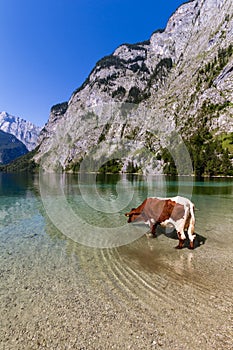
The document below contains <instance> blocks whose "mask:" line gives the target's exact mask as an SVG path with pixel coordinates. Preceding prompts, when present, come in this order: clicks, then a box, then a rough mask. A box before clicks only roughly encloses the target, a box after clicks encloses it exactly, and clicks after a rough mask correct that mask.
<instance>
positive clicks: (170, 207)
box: [125, 196, 196, 249]
mask: <svg viewBox="0 0 233 350" xmlns="http://www.w3.org/2000/svg"><path fill="white" fill-rule="evenodd" d="M125 216H127V217H128V223H130V222H140V221H144V222H145V224H148V225H149V226H150V231H151V234H152V235H153V236H154V237H156V227H157V226H158V225H161V226H163V227H164V226H165V227H166V226H167V225H168V224H172V225H173V227H174V228H175V229H176V231H177V235H178V239H179V243H178V245H177V247H176V248H177V249H181V248H183V246H184V241H185V239H186V236H185V233H184V231H185V230H187V233H188V238H189V248H190V249H194V240H195V237H196V235H195V233H194V226H195V216H194V204H193V203H192V202H191V201H190V200H189V199H187V198H185V197H181V196H176V197H171V198H160V197H149V198H146V199H145V200H144V201H143V202H142V204H140V205H139V206H138V207H137V208H133V209H131V211H130V212H129V213H126V214H125Z"/></svg>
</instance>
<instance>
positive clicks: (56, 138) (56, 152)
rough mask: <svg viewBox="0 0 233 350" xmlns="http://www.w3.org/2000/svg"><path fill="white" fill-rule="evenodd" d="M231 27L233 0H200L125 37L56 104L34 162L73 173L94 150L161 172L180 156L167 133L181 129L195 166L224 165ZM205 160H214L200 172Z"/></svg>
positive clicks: (231, 85) (231, 130) (230, 130)
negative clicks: (148, 31)
mask: <svg viewBox="0 0 233 350" xmlns="http://www.w3.org/2000/svg"><path fill="white" fill-rule="evenodd" d="M232 28H233V4H232V1H230V0H196V1H195V0H194V1H189V2H186V3H184V4H183V5H181V6H180V7H179V8H178V9H177V10H176V11H175V12H174V13H173V14H172V15H171V17H170V18H169V20H168V23H167V26H166V28H165V29H164V30H163V31H162V30H157V31H155V32H153V33H152V35H151V37H150V39H149V40H146V41H144V42H141V43H136V44H122V45H120V46H119V47H118V48H116V50H115V51H114V52H113V53H112V54H111V55H108V56H105V57H103V58H102V59H100V60H99V61H98V62H97V63H96V65H95V67H94V68H93V70H92V71H91V72H90V74H89V76H88V78H87V79H86V81H85V82H84V83H83V84H82V85H81V86H80V87H79V88H78V89H76V90H75V91H74V92H73V93H72V95H71V97H70V99H69V101H68V102H66V103H65V104H59V105H57V107H56V106H53V108H52V109H51V113H50V118H49V121H48V123H47V124H46V125H45V127H44V129H43V130H42V133H41V136H40V145H39V151H38V153H37V154H36V156H35V157H34V159H35V161H36V162H37V163H40V164H41V165H43V167H44V168H45V169H47V170H49V171H57V170H62V171H64V170H66V171H71V170H73V169H78V168H79V166H80V164H81V163H82V162H83V160H84V159H85V158H86V157H89V158H90V155H91V157H92V158H93V159H94V160H96V161H97V160H98V161H97V163H96V164H98V166H99V165H100V163H101V162H103V161H106V162H107V161H108V160H111V159H115V158H117V159H118V160H120V162H121V164H122V168H121V170H122V171H127V169H128V168H129V166H131V168H132V164H133V168H134V169H137V170H140V171H141V172H142V173H145V174H146V173H152V174H153V173H162V172H164V169H165V168H164V167H165V166H167V165H168V167H167V170H168V171H171V167H172V162H173V160H174V159H173V160H172V159H171V158H174V157H167V155H166V152H165V151H164V149H167V148H169V147H171V146H169V145H168V144H167V142H168V141H165V139H167V138H168V139H170V141H171V138H172V133H176V134H179V135H180V137H181V138H182V140H183V143H185V146H186V148H187V149H188V151H189V153H190V158H191V161H192V167H193V168H194V172H195V173H198V174H202V173H203V174H210V175H212V174H215V173H216V172H218V167H219V169H220V167H222V162H223V159H225V158H228V160H230V159H231V157H232V154H233V150H232V139H233V121H232V114H233V101H232V96H233V51H232V43H233V30H232ZM61 105H62V106H63V107H62V108H60V107H61ZM122 109H123V113H120V112H121V110H122ZM64 130H66V133H64ZM197 133H198V134H199V135H200V138H199V139H197V138H193V137H194V136H195V134H197ZM158 135H159V136H158ZM205 137H206V138H207V139H205ZM208 140H209V141H208ZM127 143H130V145H128V146H129V148H128V149H127V150H126V148H127V147H126V145H127ZM116 149H117V152H116ZM214 149H217V151H214ZM93 150H96V151H95V154H94V152H93ZM211 152H212V155H211ZM170 153H172V150H171V149H170ZM207 153H208V157H207V158H206V159H204V158H205V157H206V154H207ZM164 154H165V155H166V156H164ZM198 154H199V158H198ZM211 158H212V159H211ZM101 159H102V160H101ZM213 159H214V160H215V162H216V166H215V169H213V165H212V166H211V165H210V164H211V161H213ZM218 159H219V160H220V161H219V162H218V161H217V160H218ZM100 160H101V162H100ZM199 162H202V163H203V162H205V163H206V165H205V166H204V168H203V167H202V168H201V169H199V170H198V169H197V167H198V163H199ZM227 164H228V168H229V172H231V171H232V169H231V165H230V162H229V161H228V163H227ZM169 166H171V167H170V170H169ZM85 167H86V165H85ZM225 167H226V166H225ZM85 169H86V168H85ZM92 170H98V169H92ZM219 171H220V173H223V172H224V171H223V169H220V170H219Z"/></svg>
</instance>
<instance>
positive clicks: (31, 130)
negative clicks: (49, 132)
mask: <svg viewBox="0 0 233 350" xmlns="http://www.w3.org/2000/svg"><path fill="white" fill-rule="evenodd" d="M0 130H2V131H5V132H7V133H9V134H12V135H14V136H15V137H17V139H18V140H20V141H21V142H23V144H24V145H25V146H26V147H27V149H28V150H29V151H31V150H33V149H34V148H35V147H36V146H37V141H38V136H39V134H40V131H41V128H39V127H38V126H35V125H34V124H32V123H31V122H29V121H26V120H24V119H21V118H19V117H14V116H12V115H9V114H8V113H7V112H1V113H0Z"/></svg>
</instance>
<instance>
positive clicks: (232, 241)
mask: <svg viewBox="0 0 233 350" xmlns="http://www.w3.org/2000/svg"><path fill="white" fill-rule="evenodd" d="M45 179H46V178H45ZM45 179H39V176H34V177H31V176H21V175H11V174H0V185H1V186H0V278H1V287H0V293H1V294H0V299H1V315H2V332H1V333H2V334H3V336H2V337H1V342H2V345H3V347H2V348H3V349H4V348H6V349H19V348H20V349H24V348H25V349H27V348H30V346H31V348H34V349H37V348H38V349H40V346H41V344H42V343H43V341H46V344H50V345H49V346H48V347H50V348H51V349H53V348H56V346H58V344H63V342H64V344H65V343H67V342H68V344H71V343H72V341H74V339H76V340H77V339H78V340H77V342H78V344H79V345H80V344H84V346H87V343H88V342H87V334H90V329H89V328H88V324H90V322H92V321H91V318H90V317H91V315H92V318H93V317H94V318H95V317H97V316H95V315H96V312H97V311H98V310H97V311H96V310H95V303H97V304H98V302H99V303H100V304H99V310H101V311H99V312H100V313H102V314H101V317H105V316H103V315H105V311H103V310H102V309H101V308H102V307H104V308H105V309H106V310H107V309H108V310H109V311H108V312H107V314H106V315H110V314H111V315H114V313H115V314H116V315H118V317H121V315H122V318H123V319H124V317H125V316H123V315H124V314H125V310H128V311H127V312H128V317H129V318H132V319H134V320H135V318H136V319H137V317H139V319H140V317H141V319H142V324H141V325H140V327H139V326H137V327H136V326H135V328H134V326H133V323H134V321H132V324H131V326H130V327H131V331H132V330H134V331H132V332H131V333H132V334H134V332H136V329H137V332H139V328H140V329H141V331H140V332H139V334H138V335H137V336H138V338H137V342H138V344H140V339H141V340H142V341H144V342H145V339H144V338H143V337H144V336H143V332H144V333H145V332H147V330H146V329H144V328H143V327H144V325H145V324H147V326H148V327H150V326H149V323H146V321H145V320H146V319H147V317H148V318H150V319H153V322H154V323H155V327H156V329H157V330H158V334H160V333H161V332H162V331H161V329H163V327H165V328H166V332H165V333H164V332H163V335H161V334H162V333H161V334H160V335H158V334H157V333H156V334H157V335H158V336H159V337H160V338H163V340H161V342H162V343H161V346H160V347H161V348H164V349H169V348H171V349H172V346H173V347H174V346H175V345H174V344H177V346H179V345H181V344H183V346H184V347H183V348H184V349H187V344H188V343H187V341H188V340H187V339H188V335H189V332H190V329H189V327H192V328H193V330H195V332H196V334H198V335H199V337H197V338H194V339H192V341H191V344H192V348H193V349H196V348H197V349H198V347H199V348H203V349H230V345H229V344H232V333H231V330H232V329H231V326H232V319H231V315H232V313H231V310H232V292H233V287H232V281H233V280H232V267H233V253H232V252H233V229H232V227H233V214H232V204H233V180H232V179H220V178H216V179H211V180H209V179H205V180H203V181H196V182H194V181H193V179H192V178H188V177H186V178H183V179H182V178H179V180H178V181H174V180H171V179H169V178H165V177H150V178H145V177H142V176H120V175H114V176H113V175H105V176H103V175H101V176H100V175H98V176H97V177H96V175H93V174H92V175H87V177H85V178H84V177H79V176H78V175H61V176H56V179H55V180H54V179H52V180H51V178H50V180H48V179H47V183H46V182H45ZM42 186H43V188H42ZM41 193H42V198H41ZM177 194H179V195H185V196H187V197H189V198H190V199H192V201H193V202H194V203H195V206H196V208H197V209H198V210H197V211H196V213H195V215H196V229H195V231H196V233H197V238H198V239H197V244H196V249H194V251H190V250H188V249H187V247H185V248H184V249H183V250H181V251H177V250H176V249H174V247H175V246H176V245H177V241H176V235H174V234H170V233H169V232H168V233H167V234H164V232H159V235H158V238H156V239H148V238H147V237H146V236H145V235H144V233H145V232H147V230H148V228H147V227H146V226H144V225H138V226H139V227H137V228H135V235H136V237H133V234H134V228H132V226H131V225H128V224H126V218H125V216H124V213H125V212H126V211H128V210H129V209H131V208H132V207H136V206H137V205H139V204H140V203H141V202H142V201H143V200H144V198H145V197H147V196H151V195H153V196H171V195H172V196H174V195H177ZM64 200H65V202H64ZM46 201H47V202H46ZM48 203H49V206H47V205H48ZM62 203H65V204H64V205H65V206H66V207H67V208H68V209H70V210H71V211H72V215H73V218H68V219H67V218H64V217H63V214H64V211H63V208H62V207H61V204H62ZM51 208H53V210H52V213H51V212H50V209H51ZM48 209H49V210H48ZM65 213H67V212H65ZM56 215H57V217H56ZM54 216H55V218H54ZM75 217H78V218H81V220H82V222H83V223H84V225H83V227H79V226H75V222H76V221H72V220H74V218H75ZM62 223H63V224H62ZM64 223H65V224H64ZM71 227H72V229H71ZM85 227H87V228H88V229H87V231H88V239H87V240H86V241H85V239H84V243H87V244H80V242H79V239H80V237H81V238H83V236H85V232H87V231H85ZM90 227H91V230H90ZM59 228H61V229H62V230H60V229H59ZM64 228H65V231H63V229H64ZM66 230H68V231H73V232H78V233H79V234H77V236H73V237H74V240H73V239H71V238H72V237H71V236H70V235H69V233H68V234H66V233H67V231H66ZM127 230H128V231H127ZM102 232H105V233H104V235H102ZM127 232H129V233H128V236H127ZM112 234H113V235H115V236H114V239H112ZM125 234H126V236H127V240H128V241H129V243H128V244H122V242H123V243H124V239H125ZM77 237H78V238H77ZM76 238H77V239H76ZM109 242H110V243H109ZM81 243H82V242H81ZM104 244H105V248H100V247H99V246H101V245H102V246H104ZM108 244H109V246H108ZM95 245H96V247H95ZM98 300H99V301H98ZM100 300H101V302H100ZM82 301H83V303H84V304H85V305H86V308H87V309H86V310H89V313H88V315H87V314H85V315H86V316H85V317H84V316H83V312H84V311H83V310H84V309H82V307H81V306H80V302H82ZM84 301H85V302H84ZM84 304H83V305H84ZM60 308H61V309H60ZM59 310H60V311H59ZM80 310H81V311H80ZM138 310H144V311H143V313H141V316H136V315H137V312H138ZM187 310H189V311H188V312H187ZM85 312H87V311H85ZM75 313H76V314H75ZM80 313H81V314H80ZM80 315H81V316H80ZM93 315H94V316H93ZM194 315H195V316H194ZM106 317H107V316H106ZM112 317H113V316H112ZM77 318H80V319H82V324H85V327H82V326H81V325H80V323H78V321H77ZM179 318H180V320H182V321H180V322H178V321H177V320H178V319H179ZM87 320H88V324H86V323H85V322H87ZM143 320H144V321H143ZM168 320H170V321H169V322H168ZM118 321H119V320H118ZM111 322H112V324H114V320H112V321H111ZM111 322H110V323H111ZM135 322H136V321H135ZM138 322H139V321H138ZM148 322H149V321H148ZM96 323H98V322H95V325H93V327H97V325H96ZM123 324H124V323H122V327H124V326H123ZM184 324H185V325H186V326H184ZM62 325H63V326H62ZM64 325H66V327H67V329H65V328H64ZM188 325H189V326H188ZM99 327H100V331H99V332H100V334H105V333H104V332H105V330H106V327H107V328H108V327H110V326H109V323H108V326H106V324H105V325H104V326H103V328H101V326H100V325H99ZM104 327H105V328H104ZM80 329H82V331H80ZM87 329H88V330H87ZM142 329H144V331H143V332H142ZM148 329H149V328H148ZM203 329H205V334H206V336H205V337H204V336H203ZM159 330H160V331H161V332H160V333H159ZM54 332H55V333H56V336H55V335H54ZM88 332H89V333H88ZM101 332H102V333H101ZM115 332H118V333H116V334H118V338H117V339H115V338H114V339H115V340H114V341H115V344H117V342H120V337H121V334H123V333H124V331H123V328H122V329H121V327H120V326H118V330H117V331H116V330H115ZM77 333H79V337H78V336H77ZM108 333H109V334H112V333H111V329H110V328H109V329H108ZM175 333H178V334H179V335H180V338H176V337H175ZM219 333H221V336H219V337H218V336H217V335H216V334H219ZM52 334H53V336H51V335H52ZM135 334H136V333H135ZM126 335H127V334H126ZM126 335H125V336H126ZM153 336H154V335H153ZM153 336H152V335H151V338H150V335H148V349H149V348H151V342H153ZM65 337H66V341H65V340H64V339H65ZM85 337H86V338H85ZM112 337H114V336H113V334H112ZM132 337H133V336H132ZM132 337H130V336H129V335H128V339H127V340H125V342H126V343H125V344H127V346H132V339H133V338H132ZM135 337H136V335H135ZM42 338H43V339H44V340H43V339H42ZM63 338H64V339H63ZM49 339H50V340H49ZM55 339H56V340H55ZM85 339H86V340H85ZM135 339H136V338H135ZM143 339H144V340H143ZM177 339H178V340H177ZM49 341H50V343H49ZM99 341H100V340H99ZM103 341H106V340H103V339H102V343H99V344H100V345H99V348H104V345H103ZM109 341H110V340H109ZM135 341H136V340H135ZM109 344H110V345H111V344H112V343H111V341H110V343H109ZM143 344H144V343H143ZM169 344H170V345H169ZM172 344H173V345H172ZM200 344H201V346H200ZM110 345H109V346H110ZM27 346H29V347H27ZM70 346H71V345H70ZM73 346H75V345H73ZM95 346H97V345H95ZM95 346H94V345H93V348H95ZM119 346H120V345H119ZM163 346H164V347H163ZM63 348H65V347H63ZM71 348H72V347H71ZM74 348H75V347H74ZM76 348H77V347H76ZM87 348H88V349H92V347H91V345H89V347H87ZM118 348H119V347H118ZM180 349H182V346H181V347H180Z"/></svg>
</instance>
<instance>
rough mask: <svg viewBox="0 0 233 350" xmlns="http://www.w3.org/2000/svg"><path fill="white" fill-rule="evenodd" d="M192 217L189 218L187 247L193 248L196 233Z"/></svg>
mask: <svg viewBox="0 0 233 350" xmlns="http://www.w3.org/2000/svg"><path fill="white" fill-rule="evenodd" d="M194 225H195V222H194V219H193V218H191V220H190V223H189V227H188V237H189V248H190V249H194V240H195V238H196V234H195V233H194Z"/></svg>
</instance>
